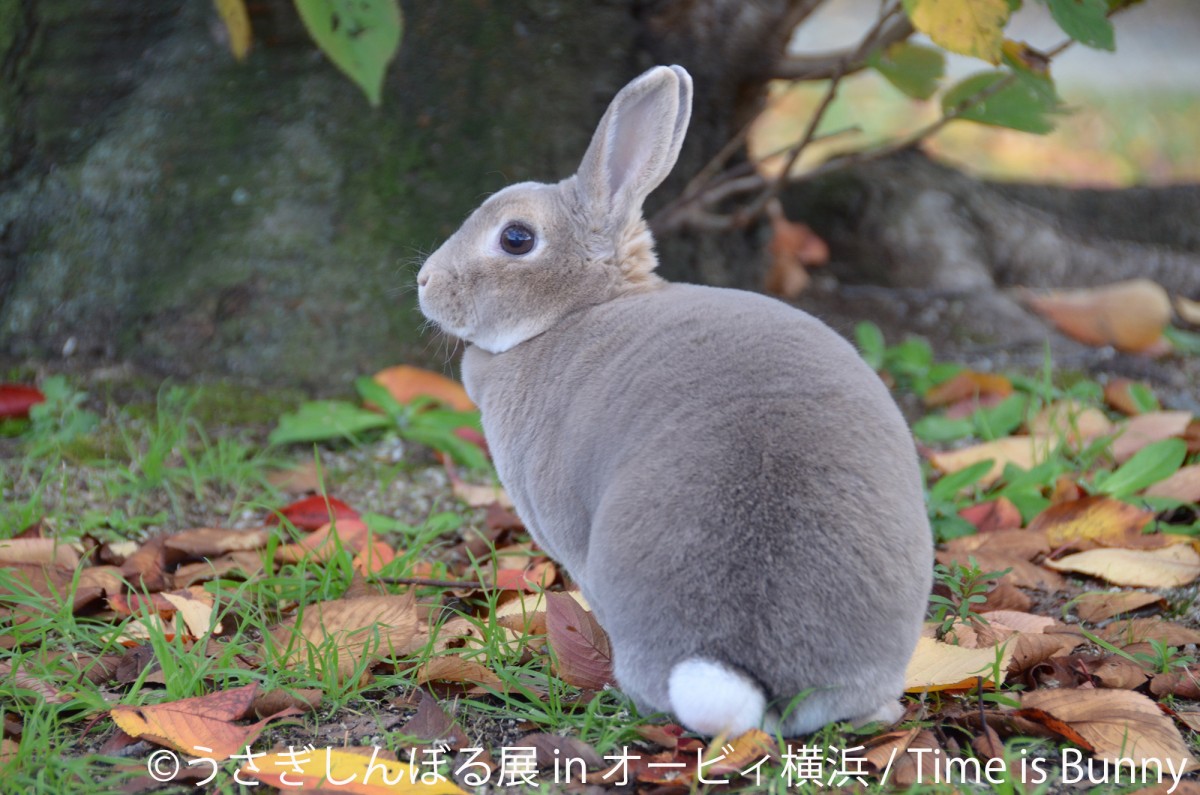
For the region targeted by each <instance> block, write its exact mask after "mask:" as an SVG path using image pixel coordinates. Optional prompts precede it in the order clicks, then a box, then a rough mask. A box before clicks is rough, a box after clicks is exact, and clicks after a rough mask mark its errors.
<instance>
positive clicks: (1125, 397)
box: [1104, 378, 1149, 417]
mask: <svg viewBox="0 0 1200 795" xmlns="http://www.w3.org/2000/svg"><path fill="white" fill-rule="evenodd" d="M1135 385H1140V386H1144V387H1147V388H1149V387H1148V385H1147V384H1144V383H1142V384H1139V382H1137V381H1131V380H1129V379H1128V378H1114V379H1112V380H1111V381H1109V382H1108V383H1107V384H1105V385H1104V402H1105V403H1107V404H1108V405H1109V406H1111V407H1112V408H1114V409H1116V410H1117V411H1119V412H1121V413H1122V414H1124V415H1126V416H1127V417H1134V416H1136V415H1138V414H1141V413H1142V410H1141V409H1140V408H1138V403H1137V401H1136V400H1134V398H1133V393H1132V392H1131V391H1130V388H1131V387H1133V386H1135Z"/></svg>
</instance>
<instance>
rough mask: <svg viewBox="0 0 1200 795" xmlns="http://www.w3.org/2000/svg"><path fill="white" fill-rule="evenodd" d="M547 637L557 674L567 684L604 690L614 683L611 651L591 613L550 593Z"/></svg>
mask: <svg viewBox="0 0 1200 795" xmlns="http://www.w3.org/2000/svg"><path fill="white" fill-rule="evenodd" d="M544 598H545V600H546V634H547V637H548V640H549V643H550V647H551V648H552V649H553V650H554V655H555V661H556V665H555V672H556V673H557V675H558V676H559V677H560V678H561V679H562V680H563V681H564V682H566V683H567V684H569V685H574V686H575V687H582V688H585V689H589V690H601V689H603V688H604V686H605V685H609V684H612V683H613V674H612V648H611V647H610V646H609V642H608V635H606V634H605V632H604V630H603V629H602V628H601V627H600V625H599V624H598V623H596V619H595V618H593V617H592V614H591V613H589V612H587V611H586V610H584V609H583V607H582V606H580V604H579V602H577V601H575V600H574V599H572V598H571V597H570V596H568V595H566V594H564V593H557V592H550V591H547V592H546V593H545V594H544Z"/></svg>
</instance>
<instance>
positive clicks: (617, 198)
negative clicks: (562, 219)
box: [579, 66, 692, 221]
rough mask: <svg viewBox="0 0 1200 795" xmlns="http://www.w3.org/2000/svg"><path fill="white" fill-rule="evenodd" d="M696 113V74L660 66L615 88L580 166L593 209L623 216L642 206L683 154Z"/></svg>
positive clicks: (600, 213) (582, 184)
mask: <svg viewBox="0 0 1200 795" xmlns="http://www.w3.org/2000/svg"><path fill="white" fill-rule="evenodd" d="M691 114H692V78H691V76H690V75H689V74H688V73H687V72H686V71H685V70H684V69H683V67H680V66H656V67H654V68H653V69H651V70H650V71H648V72H646V73H645V74H643V75H641V76H640V77H638V78H636V79H635V80H634V81H633V82H631V83H630V84H629V85H627V86H625V88H623V89H621V93H619V94H617V96H616V98H615V99H613V101H612V104H611V105H609V106H608V111H607V112H606V113H605V114H604V118H603V119H601V120H600V126H599V127H597V128H596V133H595V135H593V136H592V143H591V145H590V146H589V147H588V150H587V153H586V154H585V155H584V156H583V163H582V164H581V165H580V166H579V183H580V187H581V188H582V191H583V195H584V197H585V200H586V201H587V203H588V205H589V210H590V211H591V212H592V213H593V214H594V215H595V216H598V217H599V218H600V219H601V220H603V221H619V220H623V219H625V218H627V217H628V216H629V215H630V214H631V213H634V212H637V211H639V210H640V209H641V206H642V202H643V201H644V200H645V198H646V196H647V195H649V193H650V191H652V190H654V189H655V188H657V187H658V185H659V183H661V182H662V181H663V180H664V179H665V178H666V176H667V174H668V173H670V171H671V168H672V167H673V166H674V165H675V160H676V158H678V157H679V148H680V147H681V146H682V145H683V138H684V135H685V134H686V133H687V126H688V120H689V119H690V118H691Z"/></svg>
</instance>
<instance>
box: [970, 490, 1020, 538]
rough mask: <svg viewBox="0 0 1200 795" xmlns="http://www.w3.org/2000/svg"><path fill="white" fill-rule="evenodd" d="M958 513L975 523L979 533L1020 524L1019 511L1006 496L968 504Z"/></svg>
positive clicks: (1012, 528)
mask: <svg viewBox="0 0 1200 795" xmlns="http://www.w3.org/2000/svg"><path fill="white" fill-rule="evenodd" d="M958 515H959V516H961V517H962V518H964V519H966V520H967V521H968V522H970V523H971V524H973V525H975V529H976V530H978V531H979V532H980V533H990V532H992V531H995V530H1016V529H1017V528H1019V527H1020V526H1021V512H1020V511H1019V510H1017V506H1015V505H1013V504H1012V501H1011V500H1009V499H1008V498H1007V497H1000V498H998V499H995V500H988V501H987V502H981V503H979V504H977V505H968V506H967V507H966V508H963V509H962V510H961V511H959V512H958Z"/></svg>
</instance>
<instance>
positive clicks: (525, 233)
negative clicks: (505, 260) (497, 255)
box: [500, 224, 534, 254]
mask: <svg viewBox="0 0 1200 795" xmlns="http://www.w3.org/2000/svg"><path fill="white" fill-rule="evenodd" d="M533 241H534V238H533V232H532V231H530V229H529V227H527V226H523V225H521V224H509V225H508V226H506V227H504V231H503V232H501V233H500V248H502V249H504V250H505V251H506V252H507V253H509V254H528V253H529V252H530V251H532V250H533Z"/></svg>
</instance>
